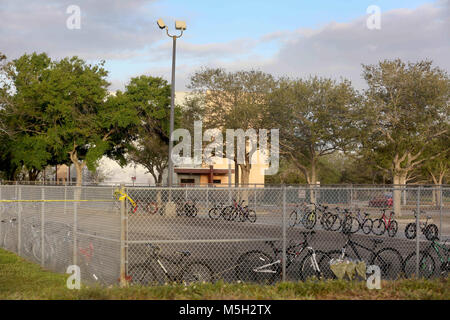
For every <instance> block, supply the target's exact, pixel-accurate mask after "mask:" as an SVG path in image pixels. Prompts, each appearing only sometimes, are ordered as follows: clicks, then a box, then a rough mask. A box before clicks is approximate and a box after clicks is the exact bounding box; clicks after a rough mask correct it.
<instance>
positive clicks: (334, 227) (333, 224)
mask: <svg viewBox="0 0 450 320" xmlns="http://www.w3.org/2000/svg"><path fill="white" fill-rule="evenodd" d="M337 221H339V222H337ZM326 223H327V225H328V230H330V231H338V230H339V229H340V228H341V222H340V220H339V217H338V215H337V214H330V215H328V218H327V222H326Z"/></svg>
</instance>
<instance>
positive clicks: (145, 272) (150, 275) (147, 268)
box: [127, 243, 214, 286]
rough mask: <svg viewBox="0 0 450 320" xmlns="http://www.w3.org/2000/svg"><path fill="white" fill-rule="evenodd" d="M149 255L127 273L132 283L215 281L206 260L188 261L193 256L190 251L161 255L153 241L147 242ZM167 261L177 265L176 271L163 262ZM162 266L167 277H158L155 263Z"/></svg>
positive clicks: (145, 284)
mask: <svg viewBox="0 0 450 320" xmlns="http://www.w3.org/2000/svg"><path fill="white" fill-rule="evenodd" d="M146 247H147V249H148V250H147V252H148V256H147V258H146V259H145V261H144V262H142V263H138V264H134V265H133V266H131V267H130V269H129V271H128V273H127V280H128V281H129V282H130V283H131V284H132V285H144V286H147V285H152V284H162V283H164V282H165V281H164V280H168V281H169V282H175V283H185V284H192V283H195V282H213V280H214V277H213V273H212V270H211V268H210V267H209V266H208V265H207V264H206V263H204V262H202V261H199V260H193V261H189V262H188V261H186V259H187V258H188V257H190V256H191V253H190V252H189V251H176V253H177V254H179V258H177V259H173V258H171V257H168V256H163V255H161V253H160V251H161V248H160V247H158V246H156V245H153V244H151V243H147V244H146ZM163 261H166V262H168V263H170V264H172V265H174V266H175V272H173V273H170V272H169V271H168V268H166V266H165V265H164V264H163ZM155 262H156V263H157V265H158V266H159V267H160V268H161V270H162V272H163V274H164V276H165V279H164V280H163V279H158V277H157V274H156V270H155V268H153V266H152V265H153V264H154V263H155Z"/></svg>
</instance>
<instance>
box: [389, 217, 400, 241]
mask: <svg viewBox="0 0 450 320" xmlns="http://www.w3.org/2000/svg"><path fill="white" fill-rule="evenodd" d="M397 230H398V223H397V221H395V220H392V221H391V223H390V224H389V228H388V235H389V237H391V238H393V237H395V235H396V234H397Z"/></svg>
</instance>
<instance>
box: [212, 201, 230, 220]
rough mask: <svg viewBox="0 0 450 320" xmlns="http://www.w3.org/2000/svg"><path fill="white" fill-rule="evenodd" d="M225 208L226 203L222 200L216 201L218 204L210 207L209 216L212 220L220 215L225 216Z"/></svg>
mask: <svg viewBox="0 0 450 320" xmlns="http://www.w3.org/2000/svg"><path fill="white" fill-rule="evenodd" d="M225 208H226V207H225V206H224V203H222V202H220V203H216V204H214V206H213V207H212V208H211V209H209V211H208V216H209V217H210V218H211V219H212V220H217V219H219V218H220V217H223V212H224V209H225Z"/></svg>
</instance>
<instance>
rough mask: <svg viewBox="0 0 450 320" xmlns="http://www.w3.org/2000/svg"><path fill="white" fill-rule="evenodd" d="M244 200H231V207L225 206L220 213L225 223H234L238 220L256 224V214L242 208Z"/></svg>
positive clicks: (251, 210)
mask: <svg viewBox="0 0 450 320" xmlns="http://www.w3.org/2000/svg"><path fill="white" fill-rule="evenodd" d="M244 202H245V200H241V201H240V202H237V201H236V200H233V205H231V206H227V207H225V208H224V209H223V211H222V216H223V217H224V219H225V220H227V221H234V220H236V219H237V218H239V221H240V222H245V221H247V220H248V221H250V222H251V223H255V222H256V212H255V210H253V209H250V208H249V207H248V206H244V205H243V204H244Z"/></svg>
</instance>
